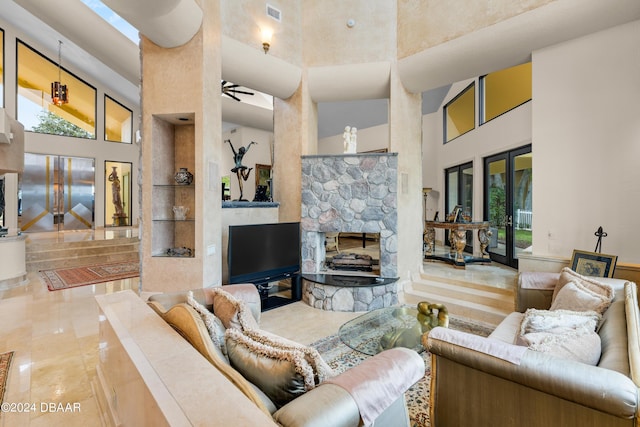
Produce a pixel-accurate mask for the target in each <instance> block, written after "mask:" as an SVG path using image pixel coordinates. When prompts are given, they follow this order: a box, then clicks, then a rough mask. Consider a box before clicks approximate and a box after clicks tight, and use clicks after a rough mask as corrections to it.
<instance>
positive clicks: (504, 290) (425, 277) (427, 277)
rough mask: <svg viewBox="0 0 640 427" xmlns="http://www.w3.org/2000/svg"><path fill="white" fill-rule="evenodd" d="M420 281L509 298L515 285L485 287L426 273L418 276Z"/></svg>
mask: <svg viewBox="0 0 640 427" xmlns="http://www.w3.org/2000/svg"><path fill="white" fill-rule="evenodd" d="M420 281H429V282H438V283H447V284H450V285H456V286H460V287H464V288H473V289H478V290H484V291H488V292H492V293H495V294H502V295H509V296H513V295H514V288H515V283H509V284H495V285H487V284H482V283H475V282H470V281H468V280H461V279H454V278H451V277H444V276H437V275H432V274H426V273H421V274H420Z"/></svg>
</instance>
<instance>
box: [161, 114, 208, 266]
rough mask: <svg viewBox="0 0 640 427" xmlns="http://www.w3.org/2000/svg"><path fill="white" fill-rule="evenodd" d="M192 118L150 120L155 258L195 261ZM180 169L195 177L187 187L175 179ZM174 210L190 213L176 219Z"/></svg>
mask: <svg viewBox="0 0 640 427" xmlns="http://www.w3.org/2000/svg"><path fill="white" fill-rule="evenodd" d="M194 118H195V115H194V114H193V113H190V114H166V115H154V116H152V120H153V124H152V138H153V144H152V147H153V148H152V150H153V156H152V168H151V169H152V182H153V186H152V191H153V194H152V209H151V211H152V212H151V221H152V224H153V225H152V236H151V248H152V249H151V252H152V256H154V257H194V256H195V222H196V215H197V212H198V211H197V210H196V197H195V195H196V192H195V189H196V177H195V126H194ZM180 168H187V169H188V170H189V172H191V173H192V174H194V180H193V182H192V183H191V184H189V185H178V184H176V181H175V179H174V177H175V174H176V172H177V171H178V170H180ZM174 206H184V207H186V208H188V209H189V211H188V213H187V215H186V218H184V219H177V218H176V216H175V214H174V212H173V207H174Z"/></svg>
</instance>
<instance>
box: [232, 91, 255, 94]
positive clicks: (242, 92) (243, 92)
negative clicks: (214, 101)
mask: <svg viewBox="0 0 640 427" xmlns="http://www.w3.org/2000/svg"><path fill="white" fill-rule="evenodd" d="M232 92H233V93H241V94H243V95H253V94H254V93H253V92H245V91H243V90H234V91H232Z"/></svg>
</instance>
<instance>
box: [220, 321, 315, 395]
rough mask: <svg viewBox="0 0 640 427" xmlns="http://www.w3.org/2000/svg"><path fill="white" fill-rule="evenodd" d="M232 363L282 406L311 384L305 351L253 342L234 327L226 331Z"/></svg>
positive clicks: (311, 377) (312, 380)
mask: <svg viewBox="0 0 640 427" xmlns="http://www.w3.org/2000/svg"><path fill="white" fill-rule="evenodd" d="M225 337H226V343H227V352H228V354H229V361H230V362H231V366H233V368H234V369H235V370H236V371H238V372H239V373H240V374H241V375H242V376H243V377H244V378H246V379H247V380H248V381H249V382H251V383H252V384H253V385H255V386H256V387H258V388H259V389H260V390H262V392H263V393H264V394H266V395H267V397H269V399H271V401H272V402H273V403H274V404H275V405H276V407H277V408H281V407H282V406H284V405H286V404H287V403H289V402H290V401H292V400H293V399H295V398H296V397H298V396H300V395H302V394H304V393H305V392H306V391H307V390H311V389H312V388H313V387H314V385H315V384H314V374H313V369H312V368H311V365H309V362H307V359H306V357H305V354H304V353H303V352H302V351H300V350H286V349H281V348H276V347H272V346H270V345H267V344H263V343H260V342H258V341H255V340H253V339H251V338H250V337H248V336H247V335H245V334H244V333H243V332H242V331H240V330H239V329H235V328H229V329H227V331H226V333H225Z"/></svg>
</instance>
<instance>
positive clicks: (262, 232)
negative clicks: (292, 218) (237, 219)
mask: <svg viewBox="0 0 640 427" xmlns="http://www.w3.org/2000/svg"><path fill="white" fill-rule="evenodd" d="M227 256H228V258H227V263H228V267H229V283H230V284H233V283H254V284H256V285H259V284H264V283H268V282H272V281H276V280H281V279H283V278H286V277H290V276H291V275H293V274H295V273H297V272H299V271H300V223H299V222H280V223H275V224H251V225H230V226H229V246H228V251H227Z"/></svg>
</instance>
